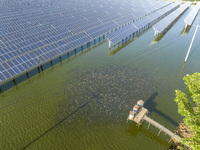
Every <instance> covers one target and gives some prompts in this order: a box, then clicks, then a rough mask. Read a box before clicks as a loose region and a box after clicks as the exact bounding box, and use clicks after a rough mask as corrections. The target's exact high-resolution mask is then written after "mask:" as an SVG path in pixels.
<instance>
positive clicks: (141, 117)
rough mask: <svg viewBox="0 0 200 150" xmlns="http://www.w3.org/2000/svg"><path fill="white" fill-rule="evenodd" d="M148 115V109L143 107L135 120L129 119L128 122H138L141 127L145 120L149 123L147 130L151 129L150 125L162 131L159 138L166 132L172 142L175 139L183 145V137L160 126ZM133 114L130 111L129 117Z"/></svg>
mask: <svg viewBox="0 0 200 150" xmlns="http://www.w3.org/2000/svg"><path fill="white" fill-rule="evenodd" d="M147 113H148V110H147V109H146V108H144V107H142V108H141V109H140V110H139V112H138V113H137V114H136V116H135V117H134V118H133V119H129V118H127V121H128V120H132V121H134V122H136V123H137V124H138V125H141V122H142V121H143V120H145V121H146V122H148V123H149V125H148V127H147V128H149V126H150V125H153V126H155V127H156V128H158V129H159V130H160V131H159V133H158V136H159V134H160V133H161V132H164V133H165V134H167V135H169V136H170V137H171V140H172V139H174V140H175V141H177V142H179V143H181V137H179V136H178V135H176V134H175V133H173V132H171V131H170V130H169V129H167V128H166V127H164V126H162V125H161V124H159V123H158V122H156V121H154V120H153V119H151V118H149V117H147V116H146V114H147ZM133 114H134V112H133V111H130V114H129V115H133ZM171 140H170V141H171ZM170 141H169V142H170Z"/></svg>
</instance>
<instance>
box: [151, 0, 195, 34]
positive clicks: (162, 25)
mask: <svg viewBox="0 0 200 150" xmlns="http://www.w3.org/2000/svg"><path fill="white" fill-rule="evenodd" d="M190 4H191V3H190V2H187V3H185V4H181V6H180V7H179V8H178V9H176V10H175V11H173V12H172V13H171V14H169V15H167V16H166V17H165V18H163V19H162V20H160V21H159V22H157V23H156V24H155V25H153V29H154V30H155V31H156V32H158V33H162V32H163V31H164V30H165V29H166V28H167V27H168V26H170V25H171V23H172V22H173V21H174V20H175V19H177V18H178V17H179V16H180V15H181V14H182V13H183V12H184V11H185V10H186V9H187V8H188V7H189V6H190Z"/></svg>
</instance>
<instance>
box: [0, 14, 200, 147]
mask: <svg viewBox="0 0 200 150" xmlns="http://www.w3.org/2000/svg"><path fill="white" fill-rule="evenodd" d="M188 12H189V11H187V12H186V13H185V14H184V15H183V16H182V17H181V18H179V20H178V21H177V22H176V23H175V24H174V25H173V26H172V28H170V30H169V31H168V32H167V33H166V34H165V35H164V36H163V37H162V38H161V40H160V41H159V42H152V41H153V35H154V31H153V29H152V28H150V29H149V30H147V31H145V32H144V33H143V34H141V35H140V36H139V37H138V38H137V39H135V40H132V41H131V42H128V44H125V45H124V46H123V47H120V49H117V48H115V50H113V49H111V50H110V51H109V49H108V42H107V41H104V42H102V43H101V44H98V45H96V46H95V47H92V48H90V49H87V50H85V51H83V53H79V54H77V55H76V56H75V57H73V58H70V59H67V60H64V61H63V62H61V63H58V64H57V65H54V66H53V67H51V68H49V69H47V70H45V71H44V72H41V73H39V74H37V75H35V76H34V77H32V78H30V79H28V80H26V81H24V82H22V83H20V84H18V85H17V86H15V87H13V88H10V89H9V90H7V91H4V92H2V93H1V94H0V133H1V134H0V149H2V150H10V149H30V150H35V149H37V150H40V149H41V150H44V149H47V150H50V149H54V150H55V149H67V150H68V149H69V150H76V149H86V150H90V149H91V150H104V149H115V150H116V149H117V150H122V149H139V150H147V149H148V150H162V149H163V150H165V149H168V148H170V146H171V143H168V140H169V139H170V137H169V136H167V135H165V134H163V133H161V134H160V136H159V137H158V136H157V134H158V132H159V130H158V129H156V128H155V127H153V126H151V127H150V128H149V129H148V130H147V126H148V124H147V123H145V122H144V123H143V125H142V126H141V127H140V128H139V129H138V127H137V126H136V124H135V123H134V122H129V123H128V124H127V123H126V119H127V117H128V114H129V111H130V110H131V109H132V107H133V106H134V105H135V104H136V102H137V100H139V99H142V100H144V102H145V107H146V108H147V109H148V110H149V111H150V114H149V116H150V117H151V118H153V119H154V120H156V121H157V122H159V123H160V124H162V125H164V126H165V127H167V128H168V129H170V130H171V131H173V130H174V129H175V128H176V126H177V125H178V123H179V122H180V121H181V120H182V117H181V116H180V115H179V114H178V113H177V105H176V103H175V102H174V97H175V89H181V90H183V91H185V86H184V83H183V81H182V77H183V76H184V75H186V74H192V73H194V72H199V70H200V65H199V64H200V59H199V56H200V44H199V41H198V40H199V39H200V29H199V30H198V32H197V35H196V38H195V41H194V44H193V47H192V50H191V53H190V57H189V58H188V61H187V63H186V64H185V66H183V63H184V59H185V55H186V53H187V50H188V47H189V44H190V41H191V39H192V36H193V33H194V31H195V27H194V26H192V27H191V29H190V30H189V33H187V34H182V31H183V29H184V26H185V24H184V22H183V19H184V17H185V16H186V15H187V13H188ZM199 19H200V16H199V15H198V16H197V18H196V21H195V22H194V24H195V23H197V21H198V20H199Z"/></svg>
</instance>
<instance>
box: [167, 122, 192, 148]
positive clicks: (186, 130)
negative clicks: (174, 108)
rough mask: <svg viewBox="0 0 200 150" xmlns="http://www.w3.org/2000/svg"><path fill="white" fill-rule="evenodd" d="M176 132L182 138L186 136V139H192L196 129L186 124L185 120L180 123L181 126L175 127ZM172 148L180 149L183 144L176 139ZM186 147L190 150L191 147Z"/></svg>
mask: <svg viewBox="0 0 200 150" xmlns="http://www.w3.org/2000/svg"><path fill="white" fill-rule="evenodd" d="M175 133H176V135H179V136H180V137H181V138H186V139H190V138H191V137H192V136H193V135H194V131H193V130H192V129H191V128H190V127H189V126H186V125H185V124H184V122H183V121H182V122H180V123H179V126H178V127H177V128H176V129H175ZM185 148H186V147H185ZM171 149H173V150H180V149H181V145H180V144H179V143H176V142H175V141H174V143H173V145H172V148H171ZM186 149H188V150H190V148H188V147H187V148H186Z"/></svg>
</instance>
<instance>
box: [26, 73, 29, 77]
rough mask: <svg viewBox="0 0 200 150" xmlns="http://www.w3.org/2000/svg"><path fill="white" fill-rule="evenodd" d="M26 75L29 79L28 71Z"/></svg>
mask: <svg viewBox="0 0 200 150" xmlns="http://www.w3.org/2000/svg"><path fill="white" fill-rule="evenodd" d="M26 76H27V78H28V79H29V75H28V72H27V71H26Z"/></svg>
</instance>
